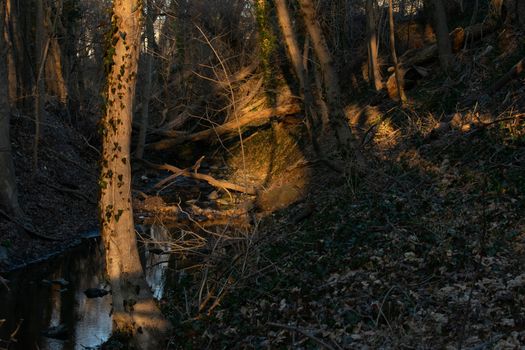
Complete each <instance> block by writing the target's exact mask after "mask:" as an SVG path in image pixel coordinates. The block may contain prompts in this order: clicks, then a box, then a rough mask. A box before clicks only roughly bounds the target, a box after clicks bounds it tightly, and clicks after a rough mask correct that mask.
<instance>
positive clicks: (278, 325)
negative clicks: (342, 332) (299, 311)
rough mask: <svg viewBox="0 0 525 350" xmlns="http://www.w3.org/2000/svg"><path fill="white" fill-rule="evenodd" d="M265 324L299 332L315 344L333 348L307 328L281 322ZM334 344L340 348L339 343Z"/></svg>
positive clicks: (331, 349) (330, 349) (332, 349)
mask: <svg viewBox="0 0 525 350" xmlns="http://www.w3.org/2000/svg"><path fill="white" fill-rule="evenodd" d="M266 324H267V325H268V326H272V327H278V328H283V329H286V330H289V331H293V332H299V333H301V334H302V335H304V336H307V337H308V338H310V339H312V340H313V341H315V342H316V343H317V344H319V345H321V346H322V347H324V348H326V349H329V350H335V348H334V347H333V346H331V345H330V344H327V343H325V342H324V341H322V340H321V339H319V338H317V337H316V336H314V335H313V334H312V333H310V332H308V331H307V330H304V329H301V328H297V327H294V326H289V325H286V324H282V323H275V322H268V323H266ZM336 346H337V348H338V349H342V348H341V347H340V346H339V345H336Z"/></svg>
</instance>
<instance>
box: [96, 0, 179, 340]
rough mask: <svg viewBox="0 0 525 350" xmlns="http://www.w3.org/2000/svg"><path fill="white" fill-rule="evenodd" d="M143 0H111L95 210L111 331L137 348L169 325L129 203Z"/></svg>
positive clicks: (162, 332) (163, 331)
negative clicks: (156, 298) (155, 297)
mask: <svg viewBox="0 0 525 350" xmlns="http://www.w3.org/2000/svg"><path fill="white" fill-rule="evenodd" d="M141 20H142V1H140V0H115V1H114V2H113V17H112V28H113V37H112V39H111V44H112V45H111V48H110V50H109V52H108V53H107V55H108V57H106V62H107V63H108V64H110V67H108V68H110V69H109V72H108V83H107V85H108V87H107V88H108V90H107V103H106V111H105V115H104V117H103V118H102V123H101V124H102V129H103V131H102V147H103V153H102V161H101V176H100V186H101V196H100V203H99V205H100V215H101V218H100V219H101V226H102V239H103V242H104V247H105V251H106V271H107V275H108V278H109V281H110V283H111V287H112V291H113V293H112V297H113V331H114V332H118V333H125V334H127V335H129V336H131V339H132V343H133V344H134V346H135V347H137V348H139V349H146V350H147V349H160V348H161V347H162V345H161V343H162V341H163V338H164V336H165V335H166V333H167V332H168V330H169V328H170V325H169V323H168V321H167V320H166V319H165V318H164V317H163V315H162V313H161V312H160V310H159V308H158V307H157V305H156V304H155V301H154V300H153V296H152V293H151V290H150V289H149V287H148V285H147V283H146V280H145V278H144V272H143V269H142V266H141V263H140V258H139V253H138V249H137V242H136V237H135V227H134V224H133V210H132V207H131V167H130V143H131V140H130V138H131V120H132V113H133V98H134V95H135V88H136V76H137V66H138V59H139V51H140V36H141Z"/></svg>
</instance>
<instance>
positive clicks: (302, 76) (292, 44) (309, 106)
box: [275, 0, 319, 149]
mask: <svg viewBox="0 0 525 350" xmlns="http://www.w3.org/2000/svg"><path fill="white" fill-rule="evenodd" d="M275 9H276V11H277V18H278V20H279V26H280V27H281V32H282V34H283V38H284V42H285V43H286V48H287V51H288V56H289V57H290V61H291V62H292V66H293V69H294V72H295V75H296V76H297V80H298V81H299V87H300V89H301V94H302V95H303V96H302V97H303V102H304V109H305V114H306V118H307V120H306V121H307V126H308V131H309V133H310V138H311V141H312V143H313V145H314V147H315V148H316V149H318V147H317V134H318V130H316V129H317V127H318V124H319V117H318V115H317V113H316V111H315V107H314V99H313V95H312V91H311V89H310V83H309V82H308V80H307V75H306V67H305V65H304V64H303V58H304V56H306V55H304V56H303V55H302V54H301V51H300V49H299V44H298V41H297V36H296V35H295V31H294V29H293V25H292V21H291V18H290V12H289V10H288V5H287V3H286V0H275ZM307 52H308V49H305V53H307Z"/></svg>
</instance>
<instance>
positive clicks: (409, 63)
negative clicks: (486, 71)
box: [386, 20, 497, 98]
mask: <svg viewBox="0 0 525 350" xmlns="http://www.w3.org/2000/svg"><path fill="white" fill-rule="evenodd" d="M496 27H497V22H496V21H494V20H486V21H484V22H482V23H477V24H474V25H471V26H469V27H466V28H461V27H458V28H456V29H454V30H453V31H452V32H451V33H450V34H449V36H450V42H451V44H452V52H453V53H457V52H459V51H460V50H462V49H463V48H464V47H465V46H466V44H468V43H469V42H473V41H477V40H479V39H481V38H483V36H484V35H487V34H489V33H491V32H493V31H494V30H495V29H496ZM437 58H438V47H437V43H434V44H430V45H427V46H425V47H423V48H420V49H412V50H408V51H407V52H405V53H404V54H403V55H402V56H401V57H400V58H399V67H400V69H399V71H400V72H399V73H400V76H401V79H400V80H401V84H402V85H404V81H405V76H408V72H410V71H414V70H415V71H417V66H420V65H424V64H426V63H428V62H431V61H433V60H435V59H437ZM388 70H389V72H392V74H391V75H390V77H388V79H387V82H386V87H387V91H388V95H389V96H390V98H392V97H394V96H396V95H397V88H396V86H397V85H396V83H395V74H394V73H393V67H390V68H389V69H388ZM419 73H420V72H417V74H419Z"/></svg>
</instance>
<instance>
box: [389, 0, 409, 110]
mask: <svg viewBox="0 0 525 350" xmlns="http://www.w3.org/2000/svg"><path fill="white" fill-rule="evenodd" d="M388 21H389V23H390V54H391V55H392V62H393V63H394V74H395V77H396V87H397V95H398V97H399V101H401V104H405V103H406V101H407V97H406V95H405V88H404V87H403V82H402V78H401V73H400V71H399V63H398V62H397V54H396V41H395V31H394V9H393V7H392V0H388Z"/></svg>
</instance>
